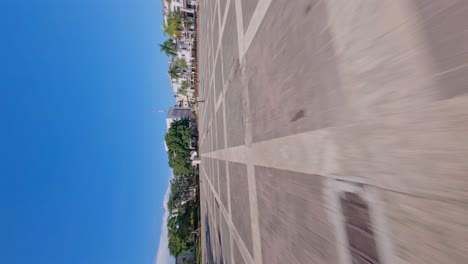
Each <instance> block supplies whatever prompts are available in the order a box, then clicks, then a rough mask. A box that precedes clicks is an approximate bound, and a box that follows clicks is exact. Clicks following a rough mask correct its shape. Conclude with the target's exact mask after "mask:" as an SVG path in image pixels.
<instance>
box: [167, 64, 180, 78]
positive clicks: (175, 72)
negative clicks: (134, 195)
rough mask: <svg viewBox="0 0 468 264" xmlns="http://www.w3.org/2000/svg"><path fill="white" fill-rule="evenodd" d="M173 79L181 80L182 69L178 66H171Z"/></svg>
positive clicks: (169, 71)
mask: <svg viewBox="0 0 468 264" xmlns="http://www.w3.org/2000/svg"><path fill="white" fill-rule="evenodd" d="M167 73H169V76H170V77H171V79H179V78H180V75H181V71H180V68H179V67H178V66H177V65H171V66H169V70H168V72H167Z"/></svg>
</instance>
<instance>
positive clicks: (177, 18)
mask: <svg viewBox="0 0 468 264" xmlns="http://www.w3.org/2000/svg"><path fill="white" fill-rule="evenodd" d="M166 23H167V24H163V25H162V29H163V30H164V33H165V34H166V35H168V36H169V37H171V38H173V39H178V38H179V37H180V34H181V33H180V31H181V30H182V29H183V27H182V14H181V13H180V12H172V13H171V14H170V15H169V17H168V18H167V21H166Z"/></svg>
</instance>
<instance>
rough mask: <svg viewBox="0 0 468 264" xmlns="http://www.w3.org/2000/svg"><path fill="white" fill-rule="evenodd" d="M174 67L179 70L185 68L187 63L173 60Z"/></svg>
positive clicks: (178, 59) (180, 59) (181, 60)
mask: <svg viewBox="0 0 468 264" xmlns="http://www.w3.org/2000/svg"><path fill="white" fill-rule="evenodd" d="M172 64H174V65H175V66H176V67H179V68H187V67H188V65H187V61H186V60H185V59H183V58H174V61H173V62H172Z"/></svg>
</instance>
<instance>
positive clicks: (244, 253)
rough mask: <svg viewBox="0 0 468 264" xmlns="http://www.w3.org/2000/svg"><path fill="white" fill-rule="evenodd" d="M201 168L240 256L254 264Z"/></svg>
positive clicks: (248, 263)
mask: <svg viewBox="0 0 468 264" xmlns="http://www.w3.org/2000/svg"><path fill="white" fill-rule="evenodd" d="M202 170H203V172H204V174H205V182H206V183H208V185H209V188H210V189H211V193H212V194H213V196H214V198H215V199H216V200H217V201H218V205H219V209H220V211H221V212H222V213H223V216H224V218H225V220H226V222H227V224H228V227H229V231H230V232H231V235H232V237H233V238H234V240H235V241H236V244H237V247H238V248H239V251H240V253H241V255H242V258H244V261H245V262H246V264H255V262H254V259H253V257H252V256H251V255H250V253H249V250H248V249H247V247H246V246H245V243H244V241H243V240H242V238H241V237H240V234H239V232H238V231H237V229H236V227H235V226H234V223H233V222H232V219H231V217H230V215H229V214H228V213H227V211H226V207H225V206H224V204H223V203H222V202H221V199H220V197H219V196H218V194H217V193H216V191H215V190H214V187H213V184H212V183H211V181H210V180H209V179H208V177H207V174H206V171H205V168H204V167H203V166H202ZM233 263H234V262H233Z"/></svg>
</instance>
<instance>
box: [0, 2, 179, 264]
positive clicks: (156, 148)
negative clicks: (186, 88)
mask: <svg viewBox="0 0 468 264" xmlns="http://www.w3.org/2000/svg"><path fill="white" fill-rule="evenodd" d="M161 22H162V14H161V1H160V0H126V1H121V0H69V1H64V0H28V1H26V0H0V87H1V90H0V91H1V93H0V115H1V121H2V123H1V127H0V153H1V157H0V158H1V161H0V174H1V176H0V209H1V211H0V234H1V237H0V263H8V264H23V263H24V264H26V263H28V264H29V263H35V264H64V263H67V264H85V263H86V264H108V263H113V264H126V263H129V264H130V263H132V264H136V263H138V264H140V263H154V262H155V257H156V256H155V255H156V252H157V248H158V241H159V238H160V232H161V225H162V220H163V214H164V208H163V199H164V195H165V191H166V188H167V184H168V179H169V176H170V171H169V167H168V165H167V157H166V153H165V151H164V146H163V144H162V143H163V136H164V132H165V122H164V118H165V116H164V115H163V114H158V113H152V112H151V111H152V110H153V109H164V108H167V107H169V106H172V105H173V104H174V98H173V95H172V91H171V89H170V83H169V78H168V76H167V74H166V71H167V58H166V57H165V56H164V55H163V54H161V53H160V52H159V47H158V46H157V44H158V43H162V42H163V41H164V39H165V38H164V37H163V35H162V30H161V28H160V25H161ZM160 264H164V263H160Z"/></svg>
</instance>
